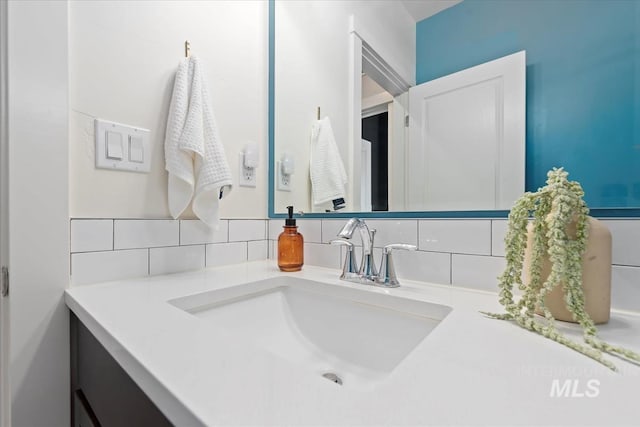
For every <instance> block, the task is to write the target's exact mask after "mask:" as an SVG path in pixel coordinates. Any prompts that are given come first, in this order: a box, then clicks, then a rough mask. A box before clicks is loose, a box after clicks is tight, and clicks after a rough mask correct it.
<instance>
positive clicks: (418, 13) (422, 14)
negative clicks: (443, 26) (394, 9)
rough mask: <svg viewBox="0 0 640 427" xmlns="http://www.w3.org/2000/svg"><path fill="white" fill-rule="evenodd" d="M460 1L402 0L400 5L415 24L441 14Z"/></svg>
mask: <svg viewBox="0 0 640 427" xmlns="http://www.w3.org/2000/svg"><path fill="white" fill-rule="evenodd" d="M461 1H462V0H402V4H403V5H404V7H405V9H407V11H408V12H409V14H410V15H411V16H412V17H413V19H415V21H416V22H418V21H422V20H423V19H425V18H428V17H429V16H432V15H435V14H436V13H438V12H442V11H443V10H445V9H448V8H450V7H451V6H454V5H456V4H458V3H460V2H461Z"/></svg>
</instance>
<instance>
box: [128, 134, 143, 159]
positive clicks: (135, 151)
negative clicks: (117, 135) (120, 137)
mask: <svg viewBox="0 0 640 427" xmlns="http://www.w3.org/2000/svg"><path fill="white" fill-rule="evenodd" d="M129 161H130V162H135V163H143V162H144V147H143V145H142V138H141V137H139V136H133V135H129Z"/></svg>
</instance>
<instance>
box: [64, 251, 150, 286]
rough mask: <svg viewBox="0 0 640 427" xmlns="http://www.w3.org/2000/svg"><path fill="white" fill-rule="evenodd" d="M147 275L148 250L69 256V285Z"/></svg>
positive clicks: (86, 253)
mask: <svg viewBox="0 0 640 427" xmlns="http://www.w3.org/2000/svg"><path fill="white" fill-rule="evenodd" d="M147 274H149V249H131V250H123V251H106V252H84V253H76V254H71V284H72V285H85V284H87V283H96V282H106V281H109V280H118V279H125V278H129V277H140V276H146V275H147Z"/></svg>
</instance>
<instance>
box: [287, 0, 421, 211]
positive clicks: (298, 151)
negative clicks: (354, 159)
mask: <svg viewBox="0 0 640 427" xmlns="http://www.w3.org/2000/svg"><path fill="white" fill-rule="evenodd" d="M351 15H354V17H355V19H356V22H357V24H356V25H357V27H358V29H359V31H362V33H363V35H365V36H366V41H367V42H368V43H369V44H370V45H371V46H372V47H373V48H374V49H375V50H376V52H377V53H378V54H380V55H381V56H382V57H383V58H384V59H385V60H386V61H387V62H388V63H389V64H390V65H391V66H392V67H393V68H394V69H395V70H396V71H397V72H398V73H400V74H401V75H402V77H403V78H404V79H405V80H406V81H407V82H409V83H410V84H413V83H415V21H413V19H412V18H411V16H410V15H409V14H408V12H407V11H406V10H405V9H404V8H403V7H402V6H401V5H400V3H399V2H398V1H396V0H381V1H375V2H371V1H339V2H338V1H304V2H296V1H276V17H275V22H276V34H275V39H276V48H275V58H276V71H275V74H276V76H275V78H276V80H275V90H276V97H275V124H276V126H275V146H276V149H275V156H276V160H278V159H279V158H280V157H281V156H282V154H283V152H284V151H287V152H288V153H290V154H291V155H292V156H293V157H294V158H295V161H296V172H295V174H294V175H293V177H292V190H293V191H291V192H282V191H277V192H276V197H275V209H276V211H277V212H283V211H285V210H286V209H285V207H286V206H287V205H290V204H293V205H294V207H295V208H296V210H303V211H305V212H309V211H311V202H310V186H309V144H310V140H309V138H310V130H311V125H312V123H313V121H314V120H315V119H316V109H317V107H320V108H321V111H322V116H323V117H324V116H329V118H330V119H331V124H332V127H333V131H334V133H335V137H336V142H337V143H338V146H339V149H340V154H341V156H342V159H343V161H344V162H345V166H347V167H348V164H347V163H348V162H349V154H348V153H349V151H348V147H347V143H348V139H349V135H348V132H349V123H348V117H349V114H348V108H349V93H348V85H349V80H350V78H351V77H350V76H349V30H350V28H349V17H350V16H351ZM349 203H350V201H349V200H347V204H349ZM329 205H330V203H329Z"/></svg>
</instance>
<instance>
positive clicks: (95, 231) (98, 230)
mask: <svg viewBox="0 0 640 427" xmlns="http://www.w3.org/2000/svg"><path fill="white" fill-rule="evenodd" d="M111 249H113V220H112V219H74V220H72V221H71V252H93V251H109V250H111Z"/></svg>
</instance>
